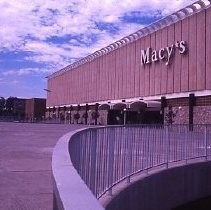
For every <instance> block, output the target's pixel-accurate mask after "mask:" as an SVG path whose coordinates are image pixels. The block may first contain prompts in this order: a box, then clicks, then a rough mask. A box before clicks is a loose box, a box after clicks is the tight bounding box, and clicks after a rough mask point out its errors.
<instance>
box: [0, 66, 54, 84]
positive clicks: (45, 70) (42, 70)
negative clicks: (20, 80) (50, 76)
mask: <svg viewBox="0 0 211 210" xmlns="http://www.w3.org/2000/svg"><path fill="white" fill-rule="evenodd" d="M31 73H35V74H40V73H51V70H50V69H48V68H23V69H15V70H9V71H5V72H3V73H2V76H5V77H7V76H13V75H17V76H23V75H29V74H31ZM0 81H1V80H0Z"/></svg>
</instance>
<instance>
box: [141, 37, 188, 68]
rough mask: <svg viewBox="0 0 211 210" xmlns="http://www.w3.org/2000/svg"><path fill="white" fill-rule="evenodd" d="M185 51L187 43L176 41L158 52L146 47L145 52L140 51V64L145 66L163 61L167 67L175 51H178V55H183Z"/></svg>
mask: <svg viewBox="0 0 211 210" xmlns="http://www.w3.org/2000/svg"><path fill="white" fill-rule="evenodd" d="M187 49H188V48H187V43H186V42H185V41H180V42H179V41H177V42H176V43H175V44H172V45H171V46H170V47H165V48H161V49H160V50H158V51H157V50H152V48H151V47H148V48H147V49H146V50H141V64H142V65H145V64H150V63H153V62H157V61H161V60H164V61H166V65H168V64H169V63H170V60H171V58H172V57H173V56H174V54H175V51H176V50H178V51H179V53H180V54H185V53H186V52H187Z"/></svg>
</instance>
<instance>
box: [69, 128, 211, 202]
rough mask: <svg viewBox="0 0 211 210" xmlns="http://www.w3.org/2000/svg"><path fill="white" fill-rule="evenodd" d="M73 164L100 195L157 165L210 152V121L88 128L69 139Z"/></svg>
mask: <svg viewBox="0 0 211 210" xmlns="http://www.w3.org/2000/svg"><path fill="white" fill-rule="evenodd" d="M69 152H70V158H71V161H72V163H73V166H74V167H75V169H76V170H77V171H78V173H79V175H80V176H81V178H82V179H83V180H84V182H85V183H86V184H87V186H88V187H89V188H90V190H91V191H92V192H93V194H94V195H95V196H96V197H97V198H100V197H101V196H102V195H103V194H105V193H106V192H109V193H112V187H113V186H114V185H116V184H117V183H119V182H121V181H122V180H124V179H126V180H128V182H130V178H131V177H132V176H133V175H135V174H137V173H140V172H141V171H144V170H147V169H150V168H154V167H156V166H162V165H163V166H165V168H166V167H170V166H171V164H187V163H189V162H190V161H195V160H196V159H199V160H203V161H206V160H207V159H208V158H209V157H210V156H211V125H194V126H192V127H190V126H188V125H171V126H163V125H152V126H149V125H138V126H112V127H97V128H96V127H95V128H88V129H86V130H83V131H80V132H78V133H76V134H74V135H73V136H72V137H71V139H70V141H69Z"/></svg>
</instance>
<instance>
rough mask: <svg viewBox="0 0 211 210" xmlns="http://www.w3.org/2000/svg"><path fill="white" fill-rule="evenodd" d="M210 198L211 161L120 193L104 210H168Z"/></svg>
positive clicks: (170, 172)
mask: <svg viewBox="0 0 211 210" xmlns="http://www.w3.org/2000/svg"><path fill="white" fill-rule="evenodd" d="M210 195H211V161H210V162H205V163H195V164H192V165H186V166H182V167H176V168H170V169H167V170H164V171H161V172H159V173H155V174H153V175H149V176H148V177H146V178H143V179H141V180H140V181H137V182H136V183H134V184H132V185H131V186H129V187H128V188H126V189H125V190H123V191H122V192H120V193H119V194H118V195H117V196H116V197H114V198H113V199H112V201H111V202H110V203H109V204H108V205H107V206H106V210H120V209H121V210H170V209H172V208H174V207H176V206H179V205H182V204H184V203H188V202H190V201H193V200H196V199H199V198H203V197H207V196H210Z"/></svg>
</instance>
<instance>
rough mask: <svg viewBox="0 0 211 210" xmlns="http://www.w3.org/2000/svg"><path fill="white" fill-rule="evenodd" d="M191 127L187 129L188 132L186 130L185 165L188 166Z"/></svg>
mask: <svg viewBox="0 0 211 210" xmlns="http://www.w3.org/2000/svg"><path fill="white" fill-rule="evenodd" d="M189 128H190V127H189V126H188V127H186V130H185V164H186V165H187V163H188V143H189V142H188V141H189V140H188V132H190V129H189Z"/></svg>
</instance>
